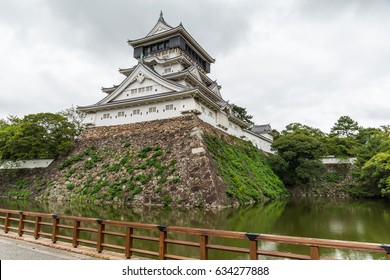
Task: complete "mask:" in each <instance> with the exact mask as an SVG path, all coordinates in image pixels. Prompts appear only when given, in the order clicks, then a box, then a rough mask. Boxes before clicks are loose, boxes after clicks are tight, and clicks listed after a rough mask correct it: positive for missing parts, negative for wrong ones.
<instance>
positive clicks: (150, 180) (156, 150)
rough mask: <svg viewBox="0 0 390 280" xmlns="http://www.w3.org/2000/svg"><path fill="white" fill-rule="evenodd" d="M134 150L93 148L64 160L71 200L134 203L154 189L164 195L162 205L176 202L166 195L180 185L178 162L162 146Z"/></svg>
mask: <svg viewBox="0 0 390 280" xmlns="http://www.w3.org/2000/svg"><path fill="white" fill-rule="evenodd" d="M130 147H131V145H130V143H128V142H125V143H124V144H123V145H122V148H120V149H115V148H114V147H100V148H97V147H96V146H95V145H89V146H88V147H87V148H86V149H85V150H83V151H81V152H79V153H77V154H75V155H71V156H69V157H68V158H66V159H64V160H63V162H62V163H61V164H60V169H61V170H63V172H64V178H63V180H64V181H65V186H66V188H67V190H68V191H71V192H72V194H71V199H72V200H78V201H79V200H89V201H96V200H102V201H106V200H120V201H123V200H126V201H132V200H134V199H135V197H136V196H137V195H138V194H140V193H142V191H143V190H144V189H147V188H148V187H152V188H153V189H154V190H155V191H154V192H155V193H156V194H160V193H161V194H160V200H161V203H162V204H164V205H167V204H169V203H171V201H172V199H168V198H167V197H166V196H163V194H162V191H163V190H164V189H168V187H169V186H168V185H169V184H170V183H174V184H177V183H179V182H180V177H179V176H177V174H176V167H175V166H176V159H174V158H172V155H171V153H170V152H164V151H163V150H162V149H161V147H160V146H158V145H156V146H146V147H141V148H139V149H137V148H134V147H133V148H132V149H130ZM86 174H89V175H88V176H86ZM96 174H97V175H96ZM168 178H171V180H168Z"/></svg>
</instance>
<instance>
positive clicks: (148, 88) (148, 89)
mask: <svg viewBox="0 0 390 280" xmlns="http://www.w3.org/2000/svg"><path fill="white" fill-rule="evenodd" d="M145 89H146V91H152V90H153V87H152V86H150V87H146V88H145Z"/></svg>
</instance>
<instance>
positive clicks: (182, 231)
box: [0, 209, 390, 260]
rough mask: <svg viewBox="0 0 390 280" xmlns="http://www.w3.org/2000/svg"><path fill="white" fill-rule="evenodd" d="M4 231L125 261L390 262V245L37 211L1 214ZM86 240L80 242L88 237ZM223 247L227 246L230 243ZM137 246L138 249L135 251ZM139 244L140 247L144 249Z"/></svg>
mask: <svg viewBox="0 0 390 280" xmlns="http://www.w3.org/2000/svg"><path fill="white" fill-rule="evenodd" d="M0 228H1V229H3V230H4V232H5V233H8V232H10V231H11V232H16V233H17V234H18V235H19V236H22V235H23V234H29V235H32V236H33V237H34V238H35V239H38V238H40V237H41V236H43V237H47V238H51V240H52V242H53V243H56V242H57V241H58V240H61V241H65V242H68V243H71V244H72V245H73V247H78V246H79V245H80V244H83V245H86V246H90V247H91V246H93V247H95V248H96V251H97V252H99V253H100V252H102V251H103V250H107V251H116V252H122V253H123V254H124V257H126V258H130V257H132V256H133V255H134V254H136V255H138V256H139V255H141V256H148V257H153V258H158V259H162V260H163V259H175V260H187V259H192V258H190V257H188V256H180V255H177V254H176V255H175V254H171V253H170V252H169V251H168V250H167V249H168V245H169V244H174V245H180V246H184V247H185V248H188V247H192V248H197V250H198V254H199V255H198V256H199V258H198V259H201V260H207V259H209V251H210V250H220V251H227V252H236V253H242V254H247V255H249V259H251V260H257V259H258V257H259V256H268V257H277V258H287V259H301V260H310V259H311V260H319V259H321V256H320V248H333V249H346V250H358V251H367V252H371V253H382V254H386V255H387V259H388V260H390V245H386V244H375V243H363V242H350V241H339V240H327V239H316V238H304V237H291V236H281V235H270V234H258V233H246V232H235V231H224V230H208V229H199V228H187V227H178V226H163V225H156V224H142V223H135V222H123V221H112V220H102V219H93V218H83V217H75V216H63V215H56V214H44V213H35V212H23V211H16V210H8V209H0ZM88 234H89V237H88V238H81V236H82V235H88ZM177 236H184V237H189V236H190V237H191V238H192V239H193V240H196V241H188V240H184V239H185V238H184V239H183V238H181V239H180V238H177ZM112 237H116V238H117V239H119V240H122V243H121V244H114V243H113V242H110V241H109V240H108V239H109V238H111V239H112ZM212 239H222V240H224V241H226V242H229V241H228V240H232V239H235V240H243V242H244V244H246V246H245V247H244V246H243V247H237V246H226V245H218V244H215V242H211V241H212ZM140 241H141V242H151V243H154V244H155V245H156V246H155V250H147V249H145V248H142V244H141V243H140ZM226 242H224V243H226ZM260 242H274V243H281V244H292V245H299V246H306V247H309V248H310V254H308V255H303V254H295V253H289V252H279V251H272V250H263V249H259V243H260ZM137 245H138V246H137ZM140 245H141V248H140Z"/></svg>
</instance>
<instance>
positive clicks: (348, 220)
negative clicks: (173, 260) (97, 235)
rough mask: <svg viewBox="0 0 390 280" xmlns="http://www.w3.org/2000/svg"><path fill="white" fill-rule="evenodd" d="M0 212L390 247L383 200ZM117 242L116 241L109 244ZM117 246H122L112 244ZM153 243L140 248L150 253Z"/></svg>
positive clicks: (11, 203) (330, 253) (270, 246)
mask: <svg viewBox="0 0 390 280" xmlns="http://www.w3.org/2000/svg"><path fill="white" fill-rule="evenodd" d="M0 207H1V208H10V209H17V210H24V211H35V212H44V213H57V214H63V215H74V216H84V217H92V218H102V219H109V220H121V221H134V222H141V223H155V224H162V225H168V226H169V225H175V226H185V227H195V228H207V229H224V230H234V231H243V232H257V233H267V234H280V235H290V236H302V237H303V236H305V237H313V238H326V239H338V240H350V241H362V242H374V243H390V234H389V233H388V229H389V228H390V205H389V204H388V203H386V202H385V201H367V200H329V199H327V200H325V199H317V200H313V199H291V200H281V201H273V202H269V203H267V204H265V205H254V206H247V207H240V208H228V209H211V210H206V209H198V208H196V209H168V208H160V207H135V208H129V207H123V206H120V207H119V206H110V205H104V206H100V205H85V204H79V205H55V204H54V205H53V204H51V205H48V204H40V203H35V202H31V201H17V200H0ZM172 237H174V238H181V239H186V240H193V241H198V239H197V238H198V237H188V236H182V235H176V236H175V235H173V236H172ZM210 241H211V242H213V243H216V244H220V245H230V246H243V247H247V245H248V244H247V241H245V240H227V239H223V240H220V239H216V238H215V239H211V240H210ZM113 242H116V241H113ZM116 243H117V244H121V243H122V241H117V242H116ZM155 245H156V244H151V243H150V242H149V243H148V242H144V243H140V246H141V247H143V248H145V249H147V248H150V249H152V247H153V246H155ZM259 246H260V247H261V248H262V249H267V250H280V251H286V252H294V253H302V254H308V252H309V249H308V248H306V247H298V246H291V245H285V244H275V243H271V242H267V243H265V242H263V243H260V245H259ZM168 249H169V250H172V251H171V252H172V253H174V254H179V255H184V256H190V257H198V254H199V253H198V250H197V249H196V248H193V249H191V248H190V249H188V248H185V247H181V246H175V247H172V246H169V247H168ZM209 255H210V257H211V258H216V259H234V258H246V256H243V255H240V254H234V253H227V252H220V251H215V250H211V251H210V254H209ZM321 255H322V256H325V257H329V258H347V259H370V258H384V256H383V255H381V254H378V255H373V256H371V255H369V254H367V253H365V252H354V251H345V250H342V251H340V250H331V249H321Z"/></svg>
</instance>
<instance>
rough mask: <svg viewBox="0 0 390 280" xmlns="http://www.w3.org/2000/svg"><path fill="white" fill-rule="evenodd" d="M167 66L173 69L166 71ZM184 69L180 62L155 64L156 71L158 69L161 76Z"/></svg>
mask: <svg viewBox="0 0 390 280" xmlns="http://www.w3.org/2000/svg"><path fill="white" fill-rule="evenodd" d="M167 68H170V69H171V70H170V71H169V72H167V73H165V69H167ZM183 69H184V67H183V65H181V64H180V63H176V64H173V65H166V66H163V65H161V64H157V65H155V66H154V71H156V72H157V73H158V74H160V75H161V76H164V75H168V74H172V73H177V72H180V71H182V70H183Z"/></svg>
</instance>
